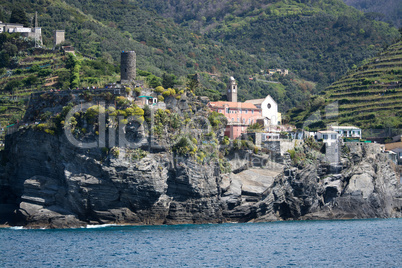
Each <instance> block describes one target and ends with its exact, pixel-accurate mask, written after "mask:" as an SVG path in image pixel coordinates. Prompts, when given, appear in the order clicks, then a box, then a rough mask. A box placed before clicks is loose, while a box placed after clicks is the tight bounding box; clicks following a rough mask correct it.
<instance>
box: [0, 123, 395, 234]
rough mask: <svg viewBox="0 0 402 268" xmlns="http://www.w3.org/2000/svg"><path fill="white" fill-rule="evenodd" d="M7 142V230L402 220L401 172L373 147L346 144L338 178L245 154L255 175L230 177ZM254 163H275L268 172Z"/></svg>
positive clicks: (62, 144) (155, 160)
mask: <svg viewBox="0 0 402 268" xmlns="http://www.w3.org/2000/svg"><path fill="white" fill-rule="evenodd" d="M7 138H8V140H7V147H6V150H5V152H6V153H7V156H8V162H7V164H6V166H5V168H4V169H3V170H2V176H1V183H0V187H1V191H0V193H1V198H0V200H1V201H2V202H1V204H0V205H1V206H2V207H3V208H4V207H8V208H9V209H8V212H7V211H6V210H3V214H2V217H1V219H2V222H1V224H8V225H17V226H24V227H27V228H75V227H81V226H86V225H91V224H129V225H160V224H194V223H195V224H197V223H200V224H201V223H224V222H264V221H278V220H319V219H361V218H389V217H401V206H402V188H401V185H400V182H399V176H397V174H396V172H395V167H394V166H393V165H392V163H391V162H390V161H389V160H388V159H387V157H386V156H385V155H384V154H382V153H381V151H380V149H379V148H377V147H375V146H371V145H367V144H353V145H352V144H349V145H345V146H349V147H348V148H349V152H348V153H347V154H344V155H343V158H342V161H341V162H342V168H341V170H340V171H339V170H337V171H336V170H335V171H336V172H334V169H333V168H332V167H331V165H329V164H328V163H326V162H325V161H322V160H319V159H318V160H317V161H315V162H312V163H308V164H306V165H304V166H295V165H294V163H292V161H291V160H290V158H289V155H287V156H286V155H285V161H284V162H283V163H282V164H278V163H274V162H271V161H270V159H269V158H267V157H266V156H264V155H261V154H260V155H254V154H253V153H251V152H249V151H245V150H241V151H238V152H237V155H236V156H237V158H235V159H229V162H231V164H232V166H233V167H236V165H237V166H238V167H240V166H241V165H242V164H245V167H243V168H238V169H237V171H236V172H235V173H222V172H221V170H220V169H219V165H218V163H208V164H200V163H197V162H196V161H194V159H192V158H190V157H189V158H175V157H174V155H173V154H172V153H170V152H158V153H149V154H148V155H147V156H146V157H144V158H143V159H141V160H136V161H134V162H133V161H127V160H125V159H119V158H113V157H108V158H105V157H104V155H103V154H102V151H101V149H98V148H96V149H95V150H87V149H79V148H76V147H73V146H72V145H71V144H70V143H68V142H67V141H66V140H65V137H64V136H55V135H50V134H47V133H44V132H39V131H35V130H31V129H27V130H21V131H19V132H16V133H14V134H13V135H10V136H8V137H7ZM303 148H304V150H309V148H308V147H306V146H304V147H303ZM250 153H251V155H247V154H250ZM250 157H251V158H252V157H259V158H264V157H265V158H267V159H266V161H265V165H264V166H262V167H261V166H253V164H252V163H251V162H250ZM286 157H287V158H286ZM235 161H240V162H237V163H236V162H235ZM241 161H243V162H241Z"/></svg>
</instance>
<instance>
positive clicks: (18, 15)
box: [10, 7, 30, 27]
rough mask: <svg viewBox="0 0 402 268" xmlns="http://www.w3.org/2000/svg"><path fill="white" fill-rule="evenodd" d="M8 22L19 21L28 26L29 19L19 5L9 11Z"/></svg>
mask: <svg viewBox="0 0 402 268" xmlns="http://www.w3.org/2000/svg"><path fill="white" fill-rule="evenodd" d="M10 23H20V24H22V25H24V26H25V27H29V24H30V23H29V20H28V17H27V15H26V14H25V11H24V9H22V8H21V7H15V8H14V9H13V11H12V12H11V17H10Z"/></svg>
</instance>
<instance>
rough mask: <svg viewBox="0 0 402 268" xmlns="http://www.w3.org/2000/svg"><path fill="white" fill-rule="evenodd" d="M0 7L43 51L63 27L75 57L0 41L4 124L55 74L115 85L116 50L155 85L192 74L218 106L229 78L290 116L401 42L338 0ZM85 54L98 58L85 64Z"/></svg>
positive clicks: (27, 1) (61, 79)
mask: <svg viewBox="0 0 402 268" xmlns="http://www.w3.org/2000/svg"><path fill="white" fill-rule="evenodd" d="M0 4H1V6H0V19H1V20H2V21H11V20H12V21H15V22H19V23H24V24H30V23H31V21H32V20H33V18H34V14H35V11H37V12H38V21H39V26H40V27H42V34H43V41H44V45H45V46H47V47H49V48H50V47H53V31H54V30H56V29H65V30H66V40H67V42H66V44H72V45H73V46H74V47H75V48H76V52H77V55H79V57H78V58H74V59H72V58H68V57H66V56H65V55H62V54H57V53H50V54H49V55H46V54H44V55H41V56H35V55H33V54H32V50H29V47H31V46H32V44H30V43H29V41H28V40H23V39H21V38H19V37H17V36H14V37H10V36H9V35H7V34H2V35H1V38H0V39H1V40H0V41H1V42H0V45H1V47H0V59H1V61H0V64H1V65H2V66H0V68H1V67H3V68H4V69H2V75H4V76H3V79H1V80H0V88H1V89H3V96H5V97H6V98H7V102H8V101H10V100H12V101H14V102H15V101H16V102H17V104H16V103H14V102H13V103H12V104H11V103H10V106H12V107H15V109H17V110H18V111H19V112H17V110H8V108H7V111H8V112H5V111H6V110H4V111H3V112H5V114H7V118H9V117H10V116H11V115H15V114H17V115H16V118H18V117H20V115H19V113H22V112H23V109H24V108H23V105H24V103H26V98H27V96H28V95H29V94H30V92H32V91H35V90H40V89H41V88H42V85H43V84H44V83H48V82H50V81H53V80H54V79H53V80H52V77H53V78H55V77H57V79H56V78H55V79H56V80H55V81H56V83H55V84H53V86H54V87H57V88H63V89H66V88H68V87H77V86H79V87H82V86H90V85H97V86H102V85H104V84H105V83H106V82H110V81H113V80H114V81H118V80H119V77H118V70H119V66H118V65H119V59H120V52H121V50H135V51H136V52H137V67H138V68H139V69H141V70H143V72H144V73H142V74H144V75H141V73H139V78H140V79H144V80H145V82H146V83H147V84H148V85H149V86H151V87H154V88H156V87H157V86H163V87H164V88H166V89H168V88H172V89H173V85H175V86H177V85H179V86H184V85H186V83H187V82H188V75H189V74H194V73H198V81H199V84H198V85H197V86H196V87H194V88H193V89H192V90H194V92H195V93H196V94H197V95H204V96H208V97H210V98H211V99H212V100H218V99H221V98H222V99H224V98H225V96H224V94H225V88H226V82H227V79H228V77H229V76H235V78H236V79H237V80H238V84H239V99H240V100H245V99H250V98H261V97H265V96H266V95H267V94H270V95H272V96H273V97H274V98H275V100H276V101H277V102H278V103H279V104H280V105H279V110H280V111H281V112H286V111H287V110H288V109H290V108H292V107H295V106H297V105H300V104H302V103H304V102H305V101H306V100H308V99H309V96H310V95H311V94H316V93H319V92H321V91H322V89H323V88H324V86H326V85H328V84H329V83H332V82H334V81H335V80H336V79H337V78H338V77H340V76H341V75H343V74H344V73H346V72H347V70H349V69H351V68H353V67H358V66H360V63H361V62H362V61H363V60H364V59H366V58H368V57H370V56H373V55H375V54H376V53H378V52H379V51H381V50H382V48H383V46H384V45H387V44H390V43H391V42H392V41H393V40H394V39H395V38H397V37H398V36H399V33H398V32H397V30H396V29H395V28H391V27H389V26H388V25H387V24H385V23H382V22H376V21H372V20H370V19H368V18H367V17H365V16H364V15H363V14H362V13H361V12H358V11H356V10H355V9H353V8H350V7H348V6H346V5H345V4H343V3H342V2H341V1H340V0H331V1H322V0H303V1H294V0H287V1H279V0H267V1H247V0H237V1H234V0H218V1H199V0H186V1H183V0H177V1H156V0H147V1H142V0H130V1H129V0H112V1H92V0H88V1H83V0H66V1H61V0H18V1H17V0H0ZM17 7H18V8H17ZM27 19H28V22H27V21H26V20H27ZM78 52H79V53H78ZM80 55H82V56H80ZM88 55H89V56H91V57H96V58H97V59H96V60H89V59H88V57H87V56H88ZM268 68H287V69H289V70H290V75H288V76H280V75H274V76H273V77H271V76H267V75H266V73H267V69H268ZM140 72H141V71H140ZM145 74H146V75H145ZM49 80H50V81H49ZM176 89H177V88H176ZM162 97H163V95H162V96H161V98H162ZM5 101H6V100H5ZM1 109H4V108H1ZM16 118H14V119H13V120H12V121H16ZM0 121H1V120H0ZM1 122H3V121H1ZM3 123H6V122H5V121H4V122H3Z"/></svg>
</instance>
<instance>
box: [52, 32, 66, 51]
mask: <svg viewBox="0 0 402 268" xmlns="http://www.w3.org/2000/svg"><path fill="white" fill-rule="evenodd" d="M64 41H65V31H64V30H56V31H54V43H53V48H55V47H56V46H57V45H58V44H60V43H63V42H64Z"/></svg>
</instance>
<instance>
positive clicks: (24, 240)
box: [0, 219, 402, 267]
mask: <svg viewBox="0 0 402 268" xmlns="http://www.w3.org/2000/svg"><path fill="white" fill-rule="evenodd" d="M93 227H94V228H80V229H67V230H27V229H21V228H3V229H0V267H43V266H48V267H85V266H89V267H104V266H107V267H289V266H295V267H402V219H386V220H382V219H381V220H380V219H375V220H347V221H290V222H273V223H242V224H240V223H236V224H235V223H233V224H203V225H174V226H110V225H109V226H93Z"/></svg>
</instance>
